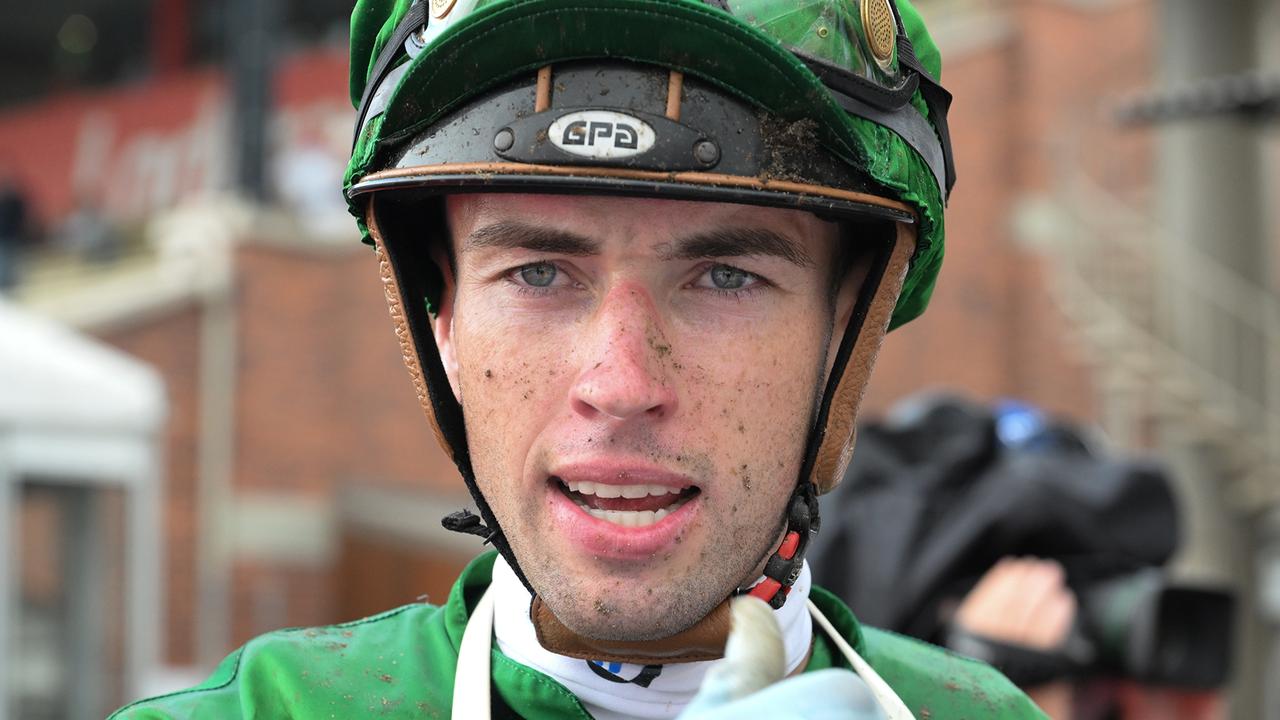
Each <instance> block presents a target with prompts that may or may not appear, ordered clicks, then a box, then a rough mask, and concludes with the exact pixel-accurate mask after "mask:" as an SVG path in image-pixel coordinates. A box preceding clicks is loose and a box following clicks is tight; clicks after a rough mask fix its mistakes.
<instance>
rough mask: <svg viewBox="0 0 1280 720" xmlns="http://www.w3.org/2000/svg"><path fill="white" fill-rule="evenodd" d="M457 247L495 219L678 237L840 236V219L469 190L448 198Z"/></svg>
mask: <svg viewBox="0 0 1280 720" xmlns="http://www.w3.org/2000/svg"><path fill="white" fill-rule="evenodd" d="M447 207H448V215H449V224H450V228H451V230H452V234H453V236H454V242H455V247H457V246H458V242H459V240H461V239H463V238H465V236H467V235H470V234H472V233H474V232H476V231H478V230H483V229H484V228H486V227H488V226H492V225H499V224H513V223H519V224H522V225H536V226H539V227H543V228H546V229H549V230H551V229H554V230H562V231H567V232H573V233H576V234H581V235H586V236H591V237H597V238H601V239H604V237H605V236H608V235H613V234H619V233H620V234H624V235H627V236H629V237H635V236H640V235H644V236H651V237H654V236H665V237H678V236H684V235H688V234H690V233H705V232H715V231H718V230H722V229H726V228H736V229H742V228H759V229H762V230H769V231H772V232H774V233H778V234H780V235H783V236H785V237H788V238H792V239H794V240H797V241H801V242H804V241H806V240H810V239H812V240H815V241H819V242H821V241H822V240H824V239H825V238H828V237H835V224H834V223H830V222H826V221H823V220H820V219H818V218H817V216H815V215H813V214H812V213H809V212H806V211H802V210H792V209H782V208H769V207H760V206H753V205H742V204H735V203H722V202H699V201H688V200H668V199H663V198H640V197H611V196H599V195H553V194H545V195H535V194H522V193H521V194H516V193H513V194H501V193H493V194H469V195H453V196H450V197H449V198H448V203H447Z"/></svg>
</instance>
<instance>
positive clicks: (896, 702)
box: [807, 600, 915, 720]
mask: <svg viewBox="0 0 1280 720" xmlns="http://www.w3.org/2000/svg"><path fill="white" fill-rule="evenodd" d="M807 602H808V603H809V614H810V615H812V616H813V619H814V620H816V621H818V624H819V625H821V626H822V629H823V630H826V631H827V637H829V638H831V641H832V642H834V643H835V644H836V647H838V648H840V652H841V653H843V654H844V656H845V657H846V658H847V659H848V660H849V664H850V665H852V666H853V671H854V672H855V673H857V674H858V677H860V678H862V681H863V682H865V683H866V684H867V687H868V688H869V689H870V690H871V695H872V697H874V698H875V699H876V702H878V703H880V708H881V709H882V710H884V714H885V717H886V718H888V720H915V716H914V715H912V714H911V711H910V710H908V709H907V704H906V703H904V702H902V698H900V697H898V693H896V692H894V691H893V688H891V687H889V683H887V682H885V681H884V678H882V677H880V675H879V673H877V672H876V671H875V670H873V669H872V667H871V666H870V665H868V664H867V661H866V660H863V659H862V656H861V655H859V654H858V652H857V651H856V650H854V649H853V646H852V645H850V644H849V643H848V642H847V641H846V640H845V639H844V638H843V637H841V636H840V633H839V632H837V631H836V628H835V626H834V625H832V624H831V621H830V620H828V619H827V616H826V615H823V614H822V611H821V610H819V609H818V606H817V605H814V604H813V601H812V600H809V601H807Z"/></svg>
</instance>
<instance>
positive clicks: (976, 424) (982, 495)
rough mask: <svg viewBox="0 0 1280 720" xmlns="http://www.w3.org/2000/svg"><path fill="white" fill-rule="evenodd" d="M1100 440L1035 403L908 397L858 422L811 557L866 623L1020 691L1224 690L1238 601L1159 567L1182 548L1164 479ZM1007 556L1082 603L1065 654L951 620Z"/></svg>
mask: <svg viewBox="0 0 1280 720" xmlns="http://www.w3.org/2000/svg"><path fill="white" fill-rule="evenodd" d="M1100 447H1101V443H1099V442H1097V441H1095V440H1094V439H1092V438H1090V437H1089V436H1088V435H1087V433H1086V432H1084V431H1083V430H1082V429H1080V428H1077V427H1074V426H1072V425H1069V424H1066V423H1061V422H1053V421H1050V420H1048V419H1047V418H1046V417H1045V416H1044V415H1043V414H1042V413H1040V412H1038V411H1037V410H1035V409H1034V408H1030V407H1028V406H1025V405H1018V404H1015V403H1004V404H1000V405H997V406H996V407H995V408H994V409H991V408H987V407H986V406H983V405H979V404H976V403H970V402H967V401H964V400H961V399H957V398H954V397H947V396H931V397H925V398H918V399H912V400H908V401H907V402H906V403H904V404H903V405H900V406H899V407H898V408H896V409H895V411H894V412H893V413H892V414H891V415H890V417H889V418H888V419H887V420H886V421H883V422H874V423H867V424H865V425H863V426H862V427H860V428H859V432H858V444H857V450H856V452H855V453H854V458H853V461H852V463H851V464H850V467H849V469H848V471H847V473H846V475H845V478H844V482H843V483H842V484H841V485H840V487H838V488H837V489H836V490H835V491H834V492H832V493H830V494H829V495H827V496H824V497H823V498H822V528H823V529H822V532H821V533H819V534H818V535H817V536H816V537H815V538H814V542H813V544H812V545H811V547H810V551H809V554H808V557H809V562H810V564H811V566H812V568H813V573H814V577H815V580H816V582H818V583H819V584H822V585H823V586H825V587H827V588H828V589H830V590H831V591H833V592H835V593H836V594H838V595H840V596H841V597H842V598H843V599H844V600H845V601H846V602H848V603H849V605H850V607H852V609H853V611H854V613H855V614H856V615H857V616H858V617H859V619H861V620H862V621H864V622H867V623H869V624H871V625H877V626H880V627H884V628H888V629H890V630H894V631H897V632H901V633H904V634H908V635H912V636H914V637H918V638H920V639H923V640H927V641H929V642H934V643H937V644H941V645H949V646H951V647H952V648H953V649H955V650H957V651H959V652H962V653H964V654H968V655H971V656H975V657H978V658H979V659H982V660H986V661H987V662H990V663H991V664H993V665H995V666H997V667H998V668H1000V669H1001V670H1002V671H1004V672H1005V674H1006V675H1008V676H1009V677H1010V679H1011V680H1013V681H1014V682H1015V683H1017V684H1019V685H1022V686H1025V687H1029V686H1033V685H1037V684H1040V683H1042V682H1048V681H1051V680H1057V679H1065V678H1072V677H1082V676H1106V677H1123V678H1131V679H1134V680H1138V681H1141V682H1144V683H1149V684H1156V685H1169V686H1177V687H1184V688H1196V689H1207V688H1213V687H1217V686H1220V685H1222V684H1223V683H1224V682H1225V681H1226V679H1227V677H1228V674H1229V670H1230V659H1231V654H1232V643H1231V638H1232V634H1233V625H1234V617H1235V600H1234V596H1233V595H1232V594H1231V593H1230V592H1229V591H1226V590H1222V589H1218V588H1211V587H1201V586H1196V585H1191V584H1185V583H1181V582H1179V581H1176V580H1173V579H1171V578H1170V577H1169V576H1168V575H1167V574H1166V573H1165V571H1164V570H1163V566H1164V565H1165V563H1166V562H1167V561H1168V559H1169V558H1170V557H1171V556H1172V555H1173V552H1174V550H1175V549H1176V548H1177V539H1178V516H1177V509H1176V506H1175V504H1174V500H1173V495H1172V491H1171V488H1170V485H1169V481H1168V477H1167V475H1166V472H1165V470H1164V469H1163V468H1162V467H1160V466H1159V465H1156V464H1155V463H1152V462H1149V461H1144V460H1136V459H1127V458H1116V457H1110V456H1108V455H1107V454H1106V453H1104V452H1102V451H1101V450H1100ZM1009 556H1020V557H1025V556H1030V557H1039V558H1047V559H1052V560H1055V561H1057V562H1058V563H1060V564H1061V565H1062V567H1063V569H1064V570H1065V571H1066V577H1067V584H1068V585H1069V586H1070V587H1071V589H1072V590H1073V591H1074V592H1075V594H1076V596H1077V598H1078V600H1079V610H1078V612H1077V617H1076V620H1075V624H1074V626H1073V628H1072V630H1071V633H1070V634H1069V637H1068V639H1067V641H1066V643H1065V644H1064V645H1063V646H1062V647H1061V648H1060V649H1059V650H1057V651H1055V652H1052V653H1045V652H1039V651H1035V650H1032V649H1029V648H1023V647H1018V646H1012V645H1006V644H1003V643H1000V642H995V641H993V640H991V639H989V638H983V637H980V636H975V635H972V634H970V633H967V632H965V631H964V630H963V628H958V627H956V626H955V625H954V624H953V623H951V622H950V620H951V618H950V615H951V614H952V612H953V610H954V608H955V606H956V605H958V604H959V601H960V600H961V599H963V598H964V597H965V595H966V594H968V592H969V591H970V590H971V589H972V588H973V586H974V585H975V584H976V583H977V581H978V579H979V578H981V577H982V575H983V574H984V573H985V572H986V571H987V570H989V569H990V568H991V567H992V566H994V565H995V564H996V563H997V562H998V561H999V560H1000V559H1001V558H1004V557H1009Z"/></svg>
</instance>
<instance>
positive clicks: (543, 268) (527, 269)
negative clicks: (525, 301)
mask: <svg viewBox="0 0 1280 720" xmlns="http://www.w3.org/2000/svg"><path fill="white" fill-rule="evenodd" d="M559 273H560V270H559V268H557V267H556V266H555V265H552V264H551V263H533V264H532V265H525V266H524V267H522V268H520V269H519V270H518V271H517V274H518V275H519V276H520V279H521V280H523V281H524V283H525V284H526V285H529V286H530V287H539V288H544V287H551V283H553V282H555V281H556V276H557V275H559Z"/></svg>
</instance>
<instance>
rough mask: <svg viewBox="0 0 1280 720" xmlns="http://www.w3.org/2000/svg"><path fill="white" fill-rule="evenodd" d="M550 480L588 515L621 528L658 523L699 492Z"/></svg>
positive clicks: (663, 487) (650, 485) (645, 485)
mask: <svg viewBox="0 0 1280 720" xmlns="http://www.w3.org/2000/svg"><path fill="white" fill-rule="evenodd" d="M551 480H552V481H554V483H555V485H556V487H557V488H558V489H559V490H560V492H562V493H564V495H565V496H566V497H568V498H569V499H570V500H572V501H573V502H574V503H576V504H577V505H578V507H580V508H582V510H583V511H584V512H586V513H587V514H588V515H591V516H592V517H594V518H597V519H599V520H604V521H605V522H610V523H613V524H615V525H621V526H623V527H644V526H646V525H652V524H654V523H656V522H659V521H660V520H662V519H663V518H665V517H666V516H667V515H670V514H671V513H673V512H675V511H676V510H678V509H680V506H681V505H684V504H685V503H687V502H689V500H690V499H691V498H693V497H694V496H695V495H697V494H698V492H699V490H698V488H697V487H695V486H689V487H684V488H678V487H671V486H669V485H657V484H651V483H635V484H631V485H619V484H612V483H600V482H591V481H581V482H579V481H572V480H564V479H562V478H559V477H555V476H552V477H551Z"/></svg>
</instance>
